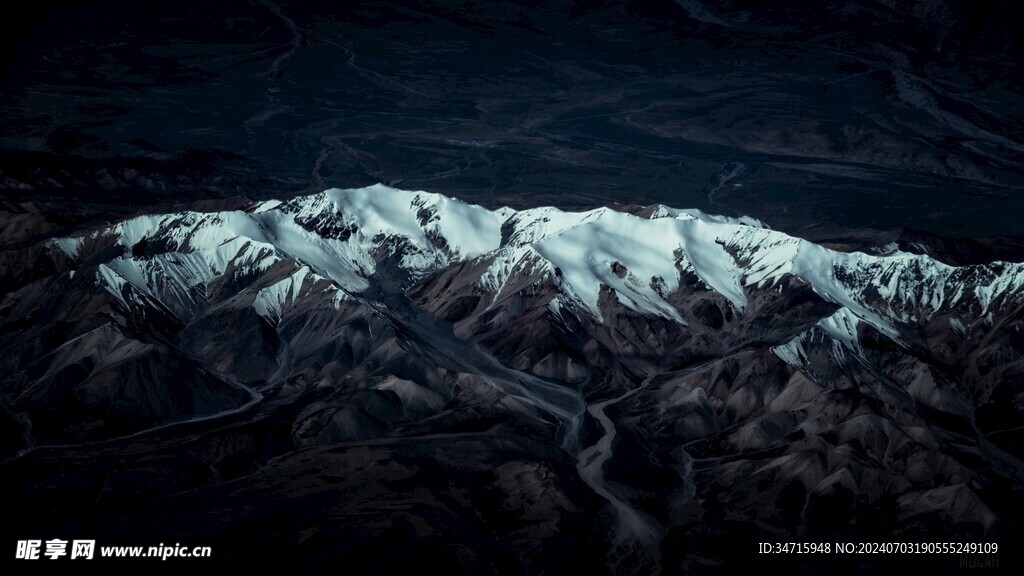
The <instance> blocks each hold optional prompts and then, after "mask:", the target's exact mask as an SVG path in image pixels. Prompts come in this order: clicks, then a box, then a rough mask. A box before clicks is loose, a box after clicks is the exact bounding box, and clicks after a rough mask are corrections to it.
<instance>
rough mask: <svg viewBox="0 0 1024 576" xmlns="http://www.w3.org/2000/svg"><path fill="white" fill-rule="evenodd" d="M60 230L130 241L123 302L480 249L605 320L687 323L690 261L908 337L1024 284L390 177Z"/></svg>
mask: <svg viewBox="0 0 1024 576" xmlns="http://www.w3.org/2000/svg"><path fill="white" fill-rule="evenodd" d="M53 246H54V247H55V248H57V249H59V251H60V252H62V253H63V254H65V255H66V256H67V257H68V259H69V262H68V263H67V266H68V268H69V273H70V272H72V271H74V270H75V268H76V267H77V263H79V262H90V261H92V260H93V258H94V255H95V254H97V253H98V252H100V251H109V249H110V246H115V247H117V249H118V250H120V252H121V253H118V254H116V255H115V256H114V257H112V258H109V259H107V260H106V261H104V262H102V263H100V264H99V265H98V266H97V270H96V271H95V275H96V278H97V281H98V282H99V283H100V284H101V285H102V286H103V287H104V288H105V289H106V290H108V291H109V292H110V293H111V294H113V295H115V296H116V297H117V298H119V299H120V300H121V302H122V303H123V304H126V305H127V300H126V298H132V297H133V296H132V295H133V294H134V295H135V296H134V297H135V298H136V299H141V298H152V299H154V300H155V301H157V302H159V303H160V304H161V305H163V306H166V307H167V308H168V309H171V310H175V311H183V312H184V311H187V310H190V309H194V308H195V307H196V306H197V304H198V300H197V299H201V298H202V296H201V295H200V294H199V292H201V288H202V287H203V286H204V285H206V284H207V283H209V282H210V281H211V280H212V279H214V278H217V277H220V276H223V275H224V274H226V273H227V274H230V275H234V276H238V275H246V274H258V273H262V272H264V271H266V270H267V269H268V268H269V267H270V266H273V265H275V264H279V263H282V262H290V263H292V264H293V265H294V266H296V267H297V270H296V271H295V272H294V273H293V274H292V275H291V276H289V277H288V278H287V279H283V280H280V281H278V282H276V283H275V284H274V285H272V286H268V287H266V288H263V289H261V290H260V292H259V293H258V294H257V296H256V300H254V306H257V307H258V308H259V310H260V311H261V313H262V314H263V315H272V314H279V313H280V310H279V309H280V307H281V306H283V305H284V304H285V303H287V302H289V301H293V300H294V299H295V298H296V297H297V296H298V294H299V293H300V292H301V291H302V289H303V286H304V285H306V284H310V285H312V284H316V283H317V282H318V281H321V280H328V281H330V283H331V285H332V286H331V288H332V289H333V290H334V291H335V292H336V297H337V298H343V297H346V295H356V294H359V293H361V292H363V291H365V290H366V289H367V288H368V287H369V286H370V285H371V284H372V282H373V277H374V275H375V273H376V271H377V267H378V265H379V264H380V263H381V262H382V261H385V260H386V261H389V262H393V264H394V265H395V266H397V268H398V269H400V270H402V271H404V272H406V273H407V274H408V278H409V281H408V282H409V283H411V282H416V281H417V280H420V279H422V278H424V277H425V276H427V275H430V274H433V273H437V272H439V271H442V270H444V269H446V268H448V267H450V266H453V265H456V264H461V263H468V262H472V263H481V262H482V263H485V264H486V266H482V265H481V266H479V267H477V268H476V269H478V270H481V272H480V274H479V276H478V278H477V279H476V282H475V286H474V288H475V289H476V290H478V291H480V292H482V293H484V294H488V295H489V296H490V298H491V300H492V301H497V300H499V299H500V298H501V297H502V296H503V295H504V294H505V293H506V292H507V291H508V289H509V283H510V281H512V280H513V279H514V278H515V277H519V276H523V275H528V276H530V277H533V278H535V279H536V281H538V282H551V283H553V284H554V285H555V286H556V288H557V292H558V293H557V296H556V298H555V299H554V300H552V302H551V306H552V309H553V310H556V311H557V310H558V309H560V308H561V307H568V308H570V309H572V310H574V311H580V312H582V313H585V314H589V315H590V316H591V317H592V318H594V319H595V320H597V321H601V320H602V314H601V311H600V309H599V306H598V301H599V297H600V294H601V291H602V289H605V288H606V289H609V290H611V292H612V293H614V295H615V298H616V300H617V301H618V303H620V304H621V305H623V306H625V307H626V308H628V309H630V310H633V311H635V312H637V313H640V314H651V315H658V316H663V317H665V318H669V319H672V320H675V321H677V322H679V323H682V324H685V323H686V321H685V320H684V319H683V318H682V317H681V316H680V314H679V311H678V310H677V309H676V308H675V307H674V306H673V305H672V304H671V303H670V302H669V299H670V296H671V295H672V294H674V293H676V292H677V291H678V290H679V289H680V281H681V280H682V279H683V278H684V277H685V276H686V275H687V274H693V275H695V276H696V277H697V278H698V279H699V280H700V282H701V283H702V284H703V285H705V286H707V287H708V288H710V289H711V290H713V291H714V292H716V293H718V294H720V295H721V296H723V297H724V298H726V299H727V300H728V301H729V303H730V304H731V305H732V306H733V307H734V309H735V310H736V312H737V313H742V312H743V310H744V308H745V307H746V305H747V295H746V291H747V290H750V289H754V288H756V289H758V290H765V289H770V288H772V287H774V286H775V285H776V284H777V282H778V281H779V280H781V279H782V278H783V277H785V276H787V275H792V276H794V277H795V278H797V279H799V280H800V281H801V282H803V283H806V284H807V285H808V286H810V287H811V288H812V289H813V290H814V291H815V292H816V293H817V294H819V295H820V296H821V297H823V298H825V299H826V300H829V301H831V302H834V303H836V304H839V305H840V306H843V307H844V308H847V309H849V311H850V314H851V317H852V318H853V319H854V322H866V323H868V324H869V325H871V326H872V327H874V328H875V329H877V330H879V331H880V332H883V333H885V334H887V335H889V336H890V337H893V338H898V337H899V330H898V329H897V328H896V325H897V324H900V323H911V324H913V323H916V322H917V321H918V320H919V319H920V317H922V315H923V316H925V317H927V316H931V315H934V314H936V313H940V312H943V311H952V310H959V312H958V313H959V314H964V315H970V314H974V315H985V314H986V313H987V312H988V309H989V307H990V306H991V305H993V304H994V303H1006V302H1012V301H1016V299H1019V298H1020V296H1021V294H1020V292H1021V288H1022V286H1024V264H1016V263H1014V264H1010V263H993V264H988V265H981V266H969V267H961V268H956V267H952V266H948V265H945V264H943V263H941V262H939V261H937V260H935V259H933V258H932V257H930V256H927V255H918V254H910V253H904V252H900V251H898V250H897V251H892V252H889V253H888V254H886V255H884V256H879V255H869V254H865V253H843V252H837V251H835V250H829V249H827V248H824V247H821V246H817V245H815V244H813V243H810V242H808V241H805V240H801V239H798V238H794V237H791V236H787V235H785V234H783V233H781V232H776V231H774V230H771V229H769V228H767V227H766V226H764V225H763V224H762V223H760V222H757V221H755V220H752V219H749V218H743V219H732V218H724V217H720V216H709V215H707V214H704V213H702V212H700V211H697V210H675V209H671V208H668V207H665V206H660V205H659V206H654V207H650V208H648V209H646V210H644V211H642V212H641V213H640V214H632V213H627V212H622V211H617V210H615V209H612V208H598V209H595V210H591V211H587V212H564V211H561V210H558V209H556V208H536V209H531V210H524V211H520V212H517V211H514V210H512V209H509V208H501V209H498V210H488V209H486V208H483V207H481V206H476V205H471V204H466V203H464V202H461V201H459V200H454V199H450V198H446V197H444V196H440V195H438V194H431V193H427V192H406V191H402V190H397V189H394V188H388V187H385V186H382V185H378V186H372V187H369V188H363V189H358V190H338V189H333V190H328V191H326V192H323V193H321V194H315V195H312V196H305V197H300V198H296V199H293V200H291V201H288V202H280V201H269V202H264V203H260V204H258V205H256V206H254V207H252V208H251V209H250V210H248V211H233V212H221V213H195V212H184V213H178V214H167V215H158V216H143V217H138V218H134V219H131V220H128V221H126V222H122V223H119V224H116V225H114V226H112V227H110V228H104V229H99V230H95V231H93V232H92V233H91V234H89V235H86V236H79V237H73V238H59V239H55V240H54V241H53ZM140 301H141V300H140ZM1004 301H1005V302H1004ZM184 313H187V312H184Z"/></svg>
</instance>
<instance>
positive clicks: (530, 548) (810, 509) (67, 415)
mask: <svg viewBox="0 0 1024 576" xmlns="http://www.w3.org/2000/svg"><path fill="white" fill-rule="evenodd" d="M40 261H43V262H44V265H42V266H41V269H42V270H44V272H43V273H41V274H40V273H37V274H32V275H29V274H28V273H27V268H28V267H30V266H36V265H37V263H38V262H40ZM3 273H4V274H5V278H4V279H3V280H4V285H10V283H11V282H12V280H13V279H14V278H16V277H17V276H18V275H20V274H25V277H32V278H36V279H35V280H32V281H31V282H29V283H27V284H24V285H23V286H21V287H20V288H18V289H16V290H13V291H10V292H8V293H6V294H4V296H3V300H2V303H0V315H2V322H3V323H2V325H0V347H2V349H3V352H4V354H3V355H2V360H0V362H2V364H0V365H2V369H3V373H4V375H5V376H4V383H3V388H2V391H0V392H2V399H3V407H4V411H3V413H2V414H0V423H2V424H3V427H4V429H5V430H9V431H10V432H9V433H7V434H6V435H5V438H7V439H8V441H6V442H5V443H4V444H3V449H4V450H5V451H6V456H11V457H12V458H11V459H9V460H7V461H6V462H5V464H4V465H3V467H4V469H5V475H6V477H7V478H8V479H9V481H10V482H11V483H12V484H11V485H12V486H13V490H10V491H9V492H8V494H7V495H6V496H5V497H6V498H7V499H8V501H7V502H5V505H9V506H11V507H25V506H37V507H39V508H40V509H42V510H53V506H55V505H56V504H55V502H56V501H55V500H52V498H55V496H53V495H54V494H61V496H60V500H61V501H62V502H63V501H65V500H67V501H76V502H77V504H75V505H73V506H72V507H71V508H70V511H69V510H67V509H65V511H64V512H65V513H66V514H70V516H69V517H68V518H70V519H64V520H62V522H64V523H65V525H70V524H67V523H69V522H70V523H72V524H75V523H78V524H79V525H83V526H84V525H88V526H97V528H96V529H97V531H98V537H99V536H106V537H109V538H115V537H125V534H124V533H123V532H118V528H117V526H116V525H112V524H110V523H109V522H108V520H109V519H110V518H112V517H116V516H119V515H128V516H129V518H130V519H131V520H132V522H134V523H135V524H132V525H133V526H142V527H141V528H139V532H138V537H139V538H141V537H143V536H153V537H154V538H159V539H160V540H167V538H169V537H168V536H166V535H160V534H166V531H171V532H173V533H174V534H176V535H181V538H182V539H183V541H184V540H189V541H196V540H204V539H205V540H208V541H213V542H224V543H226V542H237V540H238V537H239V535H240V534H243V533H244V534H256V533H261V532H263V531H264V530H269V532H267V534H268V535H267V536H262V537H261V538H269V537H270V536H269V535H270V534H273V535H274V537H275V538H278V540H275V542H277V544H276V545H279V546H283V547H284V548H282V550H287V551H288V553H287V554H285V553H284V552H282V554H281V556H280V557H275V558H274V559H273V561H275V562H276V561H279V562H282V563H285V562H290V561H294V560H295V558H298V557H301V558H303V559H304V561H309V562H311V563H315V564H317V565H323V564H324V563H331V562H335V561H336V562H339V563H341V562H344V563H347V564H346V565H348V566H356V567H359V568H363V569H366V570H385V571H389V570H401V569H409V568H411V567H414V566H416V565H417V564H419V563H422V562H424V561H432V562H438V563H440V565H443V566H446V567H449V568H450V569H451V570H453V571H455V572H474V573H476V572H500V573H506V572H516V573H522V572H525V573H540V572H550V571H561V570H564V569H567V567H568V566H573V567H575V568H576V569H578V567H579V565H580V564H581V563H582V564H584V565H586V567H587V569H590V570H594V571H597V572H611V573H637V572H640V573H654V572H657V571H658V570H660V571H661V572H662V573H675V572H677V571H680V570H685V569H690V568H694V569H700V568H714V567H715V566H720V564H716V563H718V562H721V560H720V559H721V558H722V557H723V554H722V550H723V549H727V548H728V547H729V546H748V545H749V546H748V547H749V548H750V550H746V551H743V552H742V553H737V554H736V555H735V556H736V558H735V559H736V560H737V561H738V560H739V559H740V557H743V556H744V555H745V554H748V553H749V552H752V551H753V549H754V548H753V544H750V543H751V542H756V541H767V540H778V539H794V538H795V539H797V540H801V539H802V540H824V539H829V538H842V539H847V540H853V541H856V540H865V541H866V540H869V539H874V540H877V539H879V538H882V539H915V538H918V539H921V538H923V539H927V537H928V536H929V535H930V532H929V531H930V530H933V529H934V528H935V527H937V526H939V527H942V534H943V538H944V539H964V538H970V539H974V540H988V541H991V540H994V539H997V538H999V537H1000V536H1003V535H1008V534H1013V533H1016V532H1017V531H1018V530H1019V528H1020V527H1019V515H1018V513H1019V511H1020V510H1022V506H1021V500H1020V493H1021V488H1022V487H1024V466H1022V464H1021V459H1022V458H1024V443H1022V437H1021V434H1022V431H1021V429H1020V422H1021V421H1022V420H1024V413H1022V411H1024V397H1022V388H1021V383H1022V380H1024V333H1022V324H1024V314H1022V307H1024V265H1022V264H1013V263H1002V262H995V263H989V264H977V265H969V266H959V267H958V266H952V265H949V264H946V263H943V262H942V261H941V260H940V259H936V258H935V257H932V256H929V255H926V254H912V253H908V252H903V251H901V250H899V249H898V248H894V247H889V248H887V249H885V250H881V251H879V252H878V253H875V254H866V253H860V252H841V251H836V250H831V249H828V248H825V247H822V246H818V245H815V244H813V243H810V242H807V241H805V240H800V239H797V238H793V237H790V236H787V235H785V234H782V233H780V232H776V231H773V230H771V229H769V228H768V227H766V226H765V225H764V224H762V223H760V222H758V221H756V220H752V219H732V218H724V217H718V216H711V215H707V214H704V213H702V212H699V211H696V210H676V209H671V208H668V207H664V206H653V207H646V208H643V209H640V208H635V209H621V210H612V209H608V208H601V209H597V210H592V211H589V212H580V213H571V212H562V211H560V210H557V209H553V208H537V209H532V210H524V211H514V210H511V209H501V210H494V211H492V210H487V209H484V208H482V207H479V206H474V205H470V204H465V203H462V202H459V201H457V200H452V199H449V198H445V197H443V196H438V195H435V194H428V193H422V192H419V193H413V192H403V191H400V190H394V189H391V188H386V187H383V186H376V187H371V188H366V189H359V190H329V191H327V192H324V193H321V194H316V195H312V196H306V197H300V198H296V199H293V200H291V201H288V202H278V201H269V202H263V203H260V204H257V205H254V206H250V207H248V208H246V209H244V210H233V211H223V212H181V213H174V214H167V215H155V216H144V217H138V218H134V219H131V220H127V221H124V222H120V223H117V224H114V225H110V226H103V227H99V228H96V229H94V230H92V231H90V232H88V233H86V234H84V235H80V236H76V237H64V238H52V239H49V240H46V241H44V242H41V243H40V244H38V245H36V246H34V247H32V248H31V249H28V250H26V251H25V252H24V254H23V256H22V258H21V261H17V260H16V261H14V262H10V263H6V264H5V267H4V269H3ZM54 445H66V446H61V447H54ZM72 461H73V462H81V465H80V467H79V468H80V469H79V471H78V472H77V475H76V476H75V477H74V478H71V477H68V476H67V475H61V474H58V473H56V472H55V471H56V470H59V469H60V467H59V466H57V464H58V463H65V464H66V463H67V462H72ZM129 484H130V485H140V486H143V488H140V490H139V492H138V493H128V492H126V488H125V486H127V485H129ZM29 486H33V487H34V488H33V489H32V490H29V489H28V487H29ZM39 487H43V488H45V489H44V490H40V489H38V488H39ZM152 498H158V500H157V501H156V502H155V503H154V502H152V501H151V500H147V499H152ZM256 503H259V504H258V505H257V506H256V507H255V508H254V507H253V506H254V505H256ZM19 509H20V508H19ZM186 510H205V511H206V512H204V514H206V515H208V516H209V518H207V519H206V520H207V521H204V522H202V523H201V524H202V525H201V526H197V525H196V524H195V523H194V522H193V520H190V519H189V518H188V517H187V514H185V511H186ZM244 510H255V511H256V512H254V516H253V517H245V514H244V513H243V511H244ZM53 518H54V516H52V515H48V514H42V515H39V516H36V517H34V518H33V519H31V520H29V522H30V523H31V524H32V526H34V527H37V528H45V527H47V526H48V525H49V524H48V523H49V522H51V521H53ZM157 526H159V527H160V528H159V529H157V528H156V527H157ZM160 530H164V532H163V533H161V532H160ZM58 536H59V535H58ZM133 537H134V536H133ZM280 539H283V540H280ZM264 542H265V541H264V540H261V539H260V538H256V539H254V540H252V542H251V546H252V548H245V549H240V548H236V549H232V550H225V552H224V553H225V555H231V554H235V555H239V556H241V555H244V554H247V553H250V552H251V551H252V550H257V549H258V547H259V546H260V545H261V544H262V543H264ZM281 542H284V544H281ZM594 542H601V543H603V544H602V545H601V546H600V547H599V548H598V549H599V550H601V551H602V554H599V555H595V554H594V553H593V550H594ZM225 546H227V544H225ZM381 550H392V551H393V552H389V553H387V554H381V553H380V551H381ZM604 552H607V553H606V554H605V553H604ZM823 561H824V560H823Z"/></svg>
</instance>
